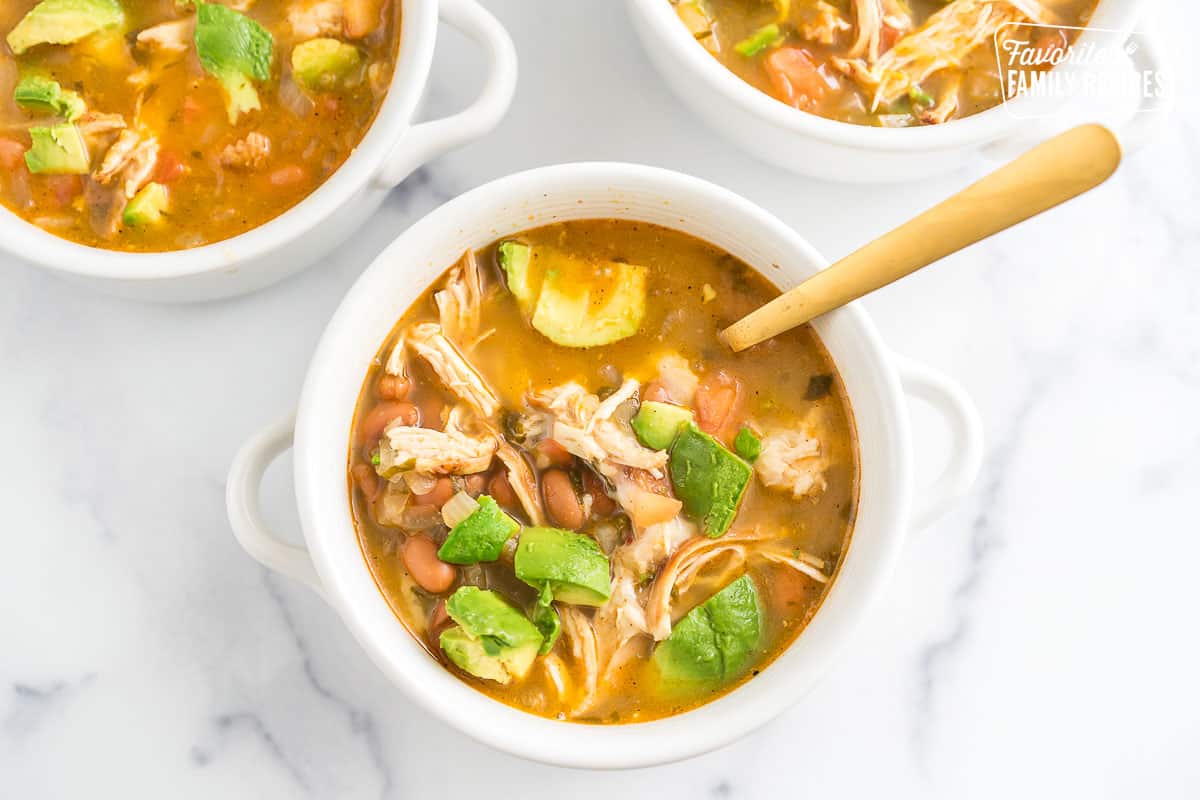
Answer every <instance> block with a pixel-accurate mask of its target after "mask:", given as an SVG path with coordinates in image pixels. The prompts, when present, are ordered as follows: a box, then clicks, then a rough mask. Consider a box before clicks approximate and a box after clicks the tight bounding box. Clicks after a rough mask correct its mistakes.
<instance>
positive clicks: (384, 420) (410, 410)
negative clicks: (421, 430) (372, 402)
mask: <svg viewBox="0 0 1200 800" xmlns="http://www.w3.org/2000/svg"><path fill="white" fill-rule="evenodd" d="M396 419H399V420H403V422H404V424H405V425H416V424H417V419H418V416H417V407H416V406H414V405H413V404H412V403H396V402H392V401H387V402H383V403H380V404H379V405H377V406H375V407H374V408H372V409H371V410H370V411H369V412H367V415H366V416H365V417H363V421H362V422H361V423H359V426H358V441H359V443H360V444H371V443H373V442H375V441H377V440H378V439H379V437H380V436H382V435H383V429H384V428H386V427H387V426H388V424H389V423H391V422H392V420H396Z"/></svg>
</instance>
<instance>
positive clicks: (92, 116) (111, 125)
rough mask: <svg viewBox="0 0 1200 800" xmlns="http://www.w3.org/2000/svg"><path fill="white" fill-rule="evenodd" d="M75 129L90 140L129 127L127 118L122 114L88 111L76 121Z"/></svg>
mask: <svg viewBox="0 0 1200 800" xmlns="http://www.w3.org/2000/svg"><path fill="white" fill-rule="evenodd" d="M75 127H77V128H78V129H79V132H80V133H81V134H83V135H84V137H87V138H90V137H93V136H99V135H101V134H105V133H114V132H116V131H121V130H124V129H125V128H126V127H127V126H126V124H125V118H124V117H123V116H121V115H120V114H101V113H99V112H97V111H88V112H87V113H85V114H83V115H82V116H80V118H79V119H78V120H76V121H75Z"/></svg>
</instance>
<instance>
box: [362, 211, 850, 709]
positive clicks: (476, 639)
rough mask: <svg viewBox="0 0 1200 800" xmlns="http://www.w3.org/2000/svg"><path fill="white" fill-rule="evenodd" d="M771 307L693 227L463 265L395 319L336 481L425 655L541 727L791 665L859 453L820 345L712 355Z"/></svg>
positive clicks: (831, 568) (578, 238)
mask: <svg viewBox="0 0 1200 800" xmlns="http://www.w3.org/2000/svg"><path fill="white" fill-rule="evenodd" d="M777 294H778V290H777V289H776V288H775V287H774V286H772V285H771V283H770V282H769V281H768V280H767V279H766V278H764V277H763V276H762V275H760V274H759V273H757V272H755V271H754V270H753V269H751V268H750V267H749V266H747V265H746V264H744V263H742V262H740V261H738V260H737V259H735V258H733V257H732V256H730V255H728V254H727V253H725V252H722V251H721V250H719V249H717V248H715V247H713V246H712V245H709V244H707V243H705V242H702V241H699V240H697V239H694V238H692V237H690V236H687V235H685V234H683V233H678V232H675V231H671V230H667V229H665V228H661V227H656V226H654V225H649V224H643V223H637V222H627V221H612V220H591V221H579V222H566V223H559V224H554V225H550V226H547V227H542V228H536V229H533V230H529V231H526V232H524V233H522V234H520V235H518V236H513V237H510V238H507V239H504V240H502V241H499V242H496V243H494V244H493V245H492V246H490V247H487V248H485V249H483V250H481V251H479V252H477V253H475V252H468V253H466V254H465V255H464V256H463V257H462V259H461V260H460V261H459V262H458V263H457V264H455V265H454V266H453V267H451V268H450V269H449V270H448V271H447V272H446V273H445V274H444V275H443V276H442V277H441V278H440V279H439V280H438V281H437V282H436V283H435V284H434V286H433V287H432V288H431V289H430V290H429V291H428V292H426V293H425V294H424V295H423V296H422V297H421V298H420V299H419V300H418V301H417V302H416V303H415V304H414V305H413V306H412V307H411V308H410V309H409V310H408V311H407V312H406V313H405V314H404V315H403V317H402V318H401V319H400V320H399V321H398V323H397V324H396V327H395V329H394V330H393V332H392V334H391V336H390V337H389V339H388V340H387V341H386V342H385V343H384V344H383V346H382V348H381V349H380V351H379V353H378V356H377V358H376V359H375V362H374V363H373V364H372V365H371V367H370V370H369V372H368V374H367V376H366V380H365V382H364V384H363V387H362V393H361V396H360V399H359V404H358V409H357V412H356V415H355V420H354V429H353V435H352V441H351V445H350V453H349V463H348V471H349V476H348V484H349V487H350V489H349V490H350V495H351V506H352V509H353V514H354V519H355V523H356V526H357V530H358V534H359V538H360V542H361V546H362V550H363V553H364V555H365V558H366V561H367V563H368V565H369V567H370V569H371V571H372V573H373V574H374V576H375V579H376V581H377V583H378V585H379V588H380V590H381V591H382V593H383V594H384V596H385V597H386V598H387V601H388V602H389V603H390V604H391V606H392V608H393V609H394V610H395V613H396V615H397V616H398V617H399V619H400V620H401V621H402V622H403V624H404V625H406V626H407V627H408V629H409V630H410V631H411V632H412V634H413V636H415V637H416V638H417V639H418V640H419V641H420V642H421V644H422V645H423V646H424V647H425V648H426V649H427V650H428V652H429V653H430V655H431V656H432V657H433V658H435V659H438V660H439V661H440V662H442V663H443V664H444V665H445V666H446V668H447V669H449V670H451V671H453V672H454V673H455V674H456V675H458V676H460V677H461V678H462V679H463V680H465V681H467V682H469V683H470V684H471V685H473V686H475V687H476V688H478V689H479V690H480V691H482V692H485V693H487V694H489V695H491V696H492V697H494V698H496V699H498V700H501V701H503V702H505V703H509V704H511V705H513V706H516V707H517V708H521V709H524V710H526V711H529V712H531V713H534V714H539V715H543V716H547V717H551V718H557V719H564V720H573V721H579V722H595V723H603V722H636V721H645V720H652V719H655V718H660V717H665V716H669V715H671V714H675V713H678V712H680V711H684V710H686V709H689V708H692V707H694V706H697V705H699V704H702V703H705V702H707V701H709V700H712V699H714V698H716V697H718V696H719V695H721V694H723V693H724V692H726V691H728V690H729V689H730V688H732V687H734V686H736V685H737V684H738V683H739V682H741V681H745V680H748V679H751V678H752V676H754V675H756V674H758V672H759V671H760V670H762V669H765V668H767V665H768V664H769V663H770V662H771V660H772V659H773V658H775V656H777V655H778V654H779V653H780V652H781V651H782V650H783V649H784V648H786V647H787V646H788V644H789V643H790V642H791V641H792V640H793V639H794V638H795V637H796V636H797V634H799V633H800V631H801V630H803V628H804V626H805V624H806V623H807V622H808V620H809V619H810V618H811V617H812V615H813V614H814V613H815V612H816V610H817V608H818V606H819V605H820V603H821V599H822V598H823V596H824V594H825V591H826V589H827V587H828V586H829V582H830V581H831V580H832V579H833V578H834V576H835V575H836V573H837V570H838V567H839V565H840V563H841V561H842V558H843V557H844V555H845V553H846V548H847V544H848V541H849V537H850V531H851V528H852V526H853V523H854V516H855V503H856V496H857V495H856V493H857V476H858V461H857V458H858V456H857V446H856V442H855V438H854V428H853V421H852V418H851V414H850V408H849V406H848V404H847V400H846V394H845V391H844V389H843V386H842V382H841V380H840V379H839V377H838V374H837V370H836V369H835V368H834V365H833V363H832V362H831V361H830V358H829V355H828V354H827V353H826V351H825V349H824V347H823V346H822V345H821V342H820V341H819V339H818V338H817V336H816V334H815V333H814V332H813V330H812V329H811V328H808V327H804V328H801V329H797V330H794V331H790V332H788V333H786V334H783V335H781V336H778V337H776V338H775V339H772V340H770V341H768V342H765V343H763V344H761V345H759V346H757V347H754V348H752V349H750V350H748V351H746V352H743V353H737V354H735V353H733V352H731V351H730V350H729V348H728V347H726V346H724V345H723V344H722V343H721V342H720V341H719V340H718V339H717V332H718V331H719V330H720V329H721V328H722V327H723V326H725V325H727V324H728V323H730V322H732V321H733V320H735V319H737V318H738V317H740V316H741V315H743V314H745V313H746V312H747V311H749V310H751V309H752V308H754V307H756V306H758V305H759V304H761V303H763V302H765V301H767V300H769V299H770V298H772V297H774V296H775V295H777Z"/></svg>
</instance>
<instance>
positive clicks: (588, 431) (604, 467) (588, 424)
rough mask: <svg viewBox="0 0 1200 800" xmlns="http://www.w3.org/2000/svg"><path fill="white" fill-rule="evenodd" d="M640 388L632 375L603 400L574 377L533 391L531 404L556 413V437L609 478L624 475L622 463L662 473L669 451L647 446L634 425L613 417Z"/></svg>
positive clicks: (552, 434) (554, 428)
mask: <svg viewBox="0 0 1200 800" xmlns="http://www.w3.org/2000/svg"><path fill="white" fill-rule="evenodd" d="M639 388H640V384H639V383H638V382H637V381H635V380H633V379H632V378H630V379H628V380H626V381H625V382H624V383H623V384H621V388H619V389H617V391H615V392H613V393H612V394H611V395H609V396H608V397H607V398H605V399H604V401H603V402H601V401H600V398H599V397H597V396H596V395H594V394H592V393H591V392H589V391H588V390H587V389H585V388H583V387H582V386H580V385H579V384H578V383H575V382H574V381H571V382H569V383H565V384H563V385H562V386H557V387H555V388H553V389H549V390H547V391H544V392H540V393H538V394H535V395H533V396H532V397H531V398H530V404H531V405H532V406H534V407H535V408H541V409H544V410H545V411H548V412H549V413H550V414H552V415H553V416H554V426H553V428H552V429H551V433H550V436H551V438H552V439H554V441H556V442H558V443H559V444H560V445H562V446H563V447H564V448H566V449H567V451H568V452H569V453H571V454H572V455H574V456H578V457H579V458H582V459H583V460H584V461H587V462H589V463H590V464H591V465H592V467H593V468H594V469H595V470H596V471H597V472H599V473H600V474H601V475H603V476H604V477H606V478H608V479H609V480H613V481H615V480H617V479H618V478H619V477H620V475H621V469H620V467H621V466H622V465H624V466H628V467H635V468H637V469H644V470H647V471H649V472H651V473H653V474H655V475H661V474H662V469H663V467H665V466H666V464H667V454H666V453H665V452H664V451H661V450H651V449H650V448H648V447H643V446H642V444H641V443H640V442H638V440H637V437H635V436H634V434H633V431H632V430H631V429H628V428H627V427H623V426H621V425H618V424H617V423H616V422H615V421H614V420H613V419H612V416H613V414H614V412H615V411H616V409H617V407H618V406H620V405H621V404H622V403H624V402H626V401H628V400H630V399H632V398H633V397H635V396H636V395H637V391H638V389H639Z"/></svg>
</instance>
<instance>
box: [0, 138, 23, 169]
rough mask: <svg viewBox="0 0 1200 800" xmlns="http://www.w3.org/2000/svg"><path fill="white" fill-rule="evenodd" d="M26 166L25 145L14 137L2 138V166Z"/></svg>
mask: <svg viewBox="0 0 1200 800" xmlns="http://www.w3.org/2000/svg"><path fill="white" fill-rule="evenodd" d="M24 166H25V145H23V144H21V143H20V142H18V141H15V140H13V139H0V167H4V168H5V169H6V170H14V169H18V168H20V167H24Z"/></svg>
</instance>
